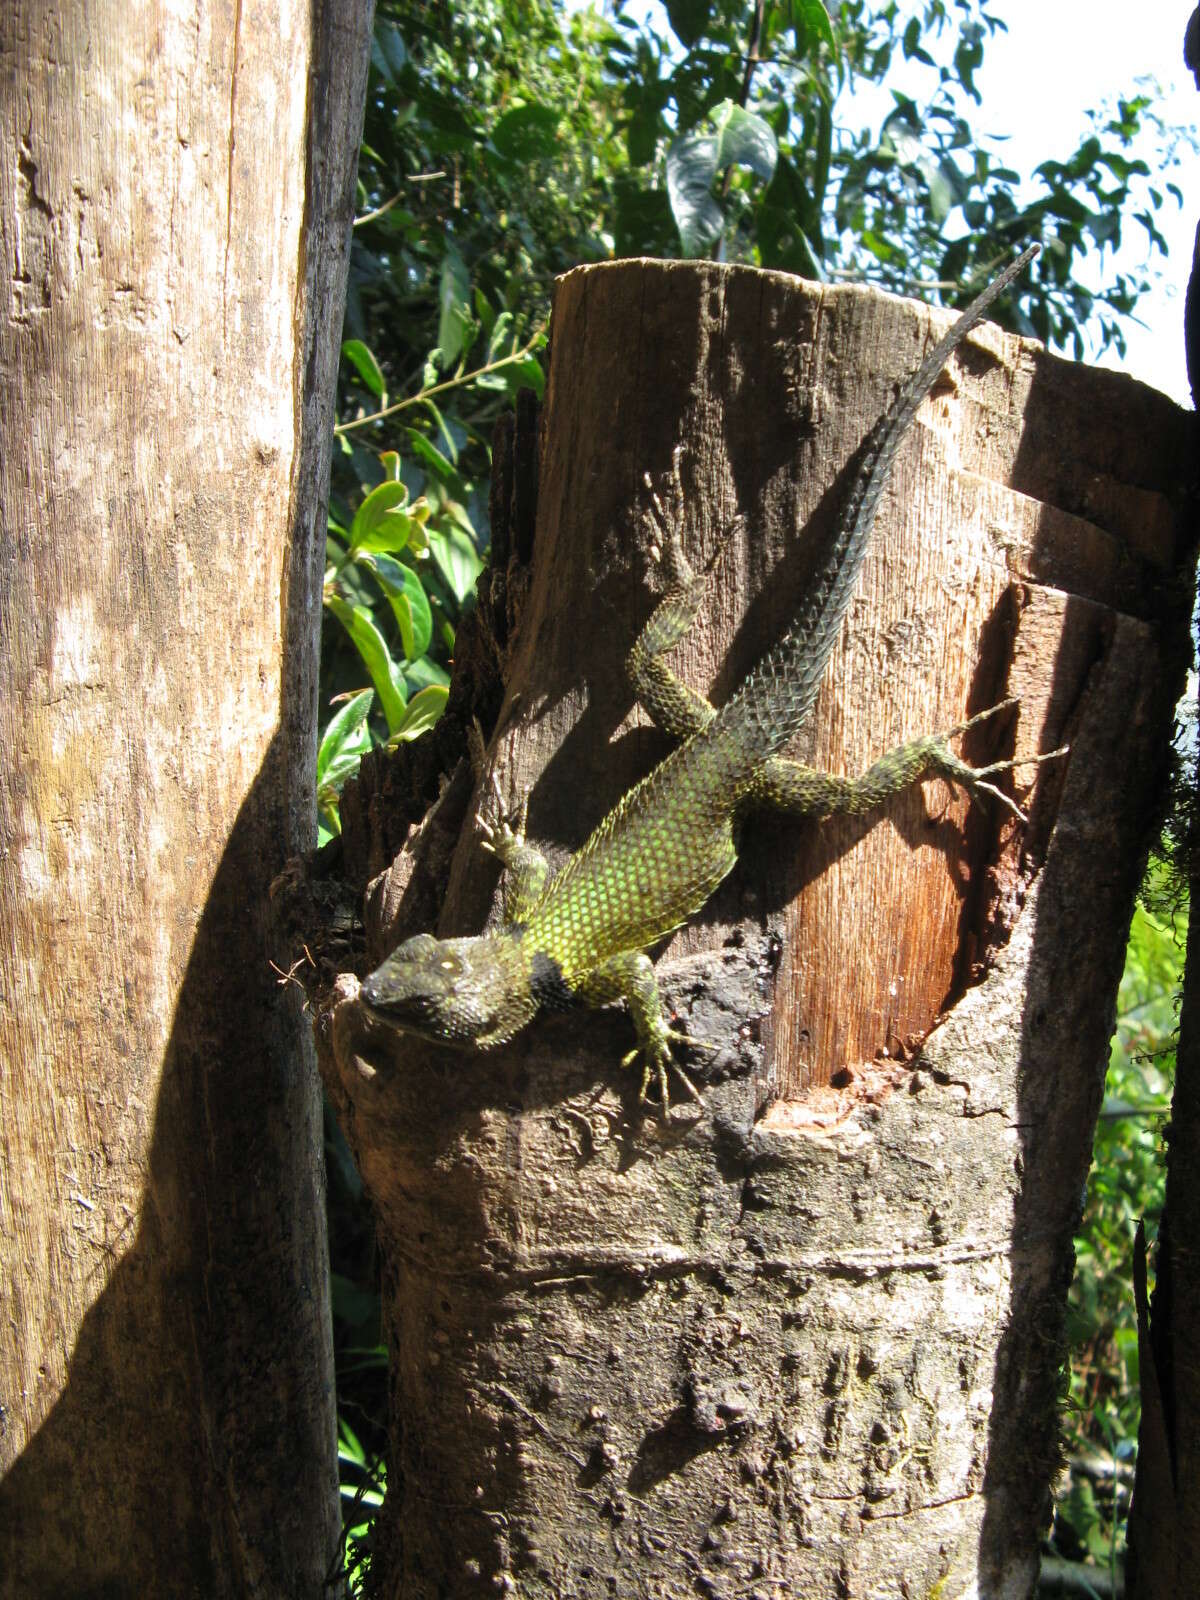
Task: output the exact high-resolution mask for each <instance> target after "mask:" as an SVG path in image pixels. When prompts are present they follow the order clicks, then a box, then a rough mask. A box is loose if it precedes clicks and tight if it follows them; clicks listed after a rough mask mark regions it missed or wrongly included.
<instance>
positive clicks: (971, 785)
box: [940, 695, 1070, 826]
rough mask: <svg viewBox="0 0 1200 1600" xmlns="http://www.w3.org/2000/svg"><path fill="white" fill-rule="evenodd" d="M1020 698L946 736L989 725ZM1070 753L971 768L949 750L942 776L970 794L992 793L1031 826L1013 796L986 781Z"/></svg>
mask: <svg viewBox="0 0 1200 1600" xmlns="http://www.w3.org/2000/svg"><path fill="white" fill-rule="evenodd" d="M1020 703H1021V702H1020V698H1019V696H1017V695H1011V696H1010V697H1009V698H1008V699H1007V700H1001V701H1000V702H999V703H998V704H996V705H994V706H989V707H988V708H987V710H986V711H977V712H976V713H975V715H974V716H973V717H968V719H967V720H966V722H960V723H959V724H958V726H957V727H956V728H951V729H950V731H949V733H947V734H946V735H945V738H947V739H953V738H955V737H956V736H957V735H958V734H960V733H966V732H967V730H968V729H969V728H974V727H977V726H978V725H979V723H981V722H986V721H987V720H988V719H989V718H990V717H994V716H997V715H998V714H999V713H1000V712H1002V711H1010V710H1011V709H1012V708H1013V706H1016V705H1020ZM1069 750H1070V745H1065V744H1064V745H1060V747H1059V748H1058V749H1057V750H1046V751H1043V753H1042V754H1041V755H1036V756H1019V757H1015V758H1014V759H1012V760H1007V761H993V762H992V763H991V765H990V766H986V767H971V766H968V765H967V763H966V762H965V761H960V760H959V758H958V757H957V756H955V755H952V754H951V753H950V752H949V751H946V752H945V753H944V755H943V757H942V760H941V763H940V770H941V773H942V776H943V777H946V778H951V779H954V780H956V781H957V782H958V783H961V784H962V786H963V788H964V789H966V790H967V792H968V793H969V794H973V795H981V794H990V795H991V796H992V798H993V799H994V800H999V801H1000V803H1001V805H1003V806H1004V807H1005V808H1006V809H1007V810H1009V811H1011V812H1012V814H1013V816H1014V817H1016V819H1017V821H1018V822H1021V823H1024V824H1025V825H1026V826H1028V824H1029V818H1028V817H1027V816H1026V814H1025V812H1024V811H1022V810H1021V808H1020V806H1019V805H1018V804H1017V803H1016V801H1015V800H1014V799H1013V798H1012V796H1011V795H1008V794H1005V792H1004V790H1003V789H1000V788H997V786H996V785H995V784H994V783H988V782H987V779H988V778H990V777H991V776H992V774H993V773H997V772H1012V771H1014V770H1015V769H1016V768H1017V767H1030V766H1039V765H1040V764H1041V763H1042V762H1043V761H1054V760H1055V759H1056V758H1057V757H1058V756H1065V755H1066V754H1067V753H1068V751H1069Z"/></svg>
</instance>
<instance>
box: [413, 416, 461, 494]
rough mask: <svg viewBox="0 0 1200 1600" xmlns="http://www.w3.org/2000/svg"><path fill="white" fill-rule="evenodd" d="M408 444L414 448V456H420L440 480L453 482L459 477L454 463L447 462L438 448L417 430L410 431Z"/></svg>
mask: <svg viewBox="0 0 1200 1600" xmlns="http://www.w3.org/2000/svg"><path fill="white" fill-rule="evenodd" d="M408 442H409V444H410V445H411V446H412V451H413V454H414V455H417V456H420V458H421V460H422V461H424V463H425V465H426V466H427V467H429V468H430V469H431V470H432V472H433V475H434V476H435V477H436V478H440V479H441V480H442V482H443V483H448V482H453V481H454V479H455V478H456V477H457V476H458V474H457V471H456V469H455V466H454V463H453V462H452V461H447V460H446V457H445V456H444V455H443V454H442V452H441V451H440V450H439V449H438V447H437V446H436V445H434V444H430V442H429V440H428V439H427V438H426V437H425V435H424V434H423V433H418V432H417V430H416V428H409V429H408Z"/></svg>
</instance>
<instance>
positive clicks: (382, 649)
mask: <svg viewBox="0 0 1200 1600" xmlns="http://www.w3.org/2000/svg"><path fill="white" fill-rule="evenodd" d="M325 604H326V605H327V606H328V607H329V609H330V611H332V612H333V614H334V616H335V617H336V618H337V619H338V621H339V622H340V623H341V625H342V627H343V628H345V630H346V632H347V633H348V634H349V635H350V637H351V639H352V640H353V641H354V648H355V649H356V650H357V651H358V653H359V655H360V656H361V657H362V659H363V665H364V666H365V667H366V669H367V671H368V672H369V673H370V675H371V682H372V683H373V684H374V685H375V689H376V692H377V694H378V695H379V703H380V705H381V706H382V707H383V714H384V716H385V717H386V718H387V725H388V730H389V732H390V731H391V730H392V729H394V728H396V727H398V726H399V724H400V722H401V721H402V720H403V717H404V710H405V705H406V700H405V694H404V674H403V673H402V672H401V670H400V668H399V667H398V666H397V665H396V663H395V662H394V661H393V660H392V656H391V651H390V650H389V649H388V647H387V641H386V640H385V639H384V637H383V635H382V634H381V633H380V631H379V629H378V628H377V627H376V626H375V623H374V622H373V620H372V618H371V611H370V608H369V607H368V606H351V605H347V603H346V601H345V600H343V599H342V597H341V596H340V595H336V594H332V595H330V596H328V598H327V599H326V601H325Z"/></svg>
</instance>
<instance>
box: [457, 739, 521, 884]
mask: <svg viewBox="0 0 1200 1600" xmlns="http://www.w3.org/2000/svg"><path fill="white" fill-rule="evenodd" d="M467 748H468V750H469V752H470V756H471V770H472V772H473V773H474V774H475V779H476V781H477V782H479V783H483V782H484V781H485V780H484V771H485V768H486V766H487V762H486V758H485V755H484V745H483V729H482V728H481V727H480V726H479V718H478V717H476V718H475V720H474V723H473V725H472V726H471V727H470V728H468V730H467ZM486 786H487V789H488V793H487V795H486V796H485V797H484V799H483V800H481V801H480V804H479V810H478V811H476V813H475V826H476V827H477V828H478V829H479V831H480V833H481V834H482V835H483V837H482V839H481V840H480V841H479V842H480V845H481V846H482V848H483V849H484V850H486V851H488V853H489V854H490V855H494V856H498V857H499V858H500V860H501V861H504V862H507V860H508V857H509V855H510V854H511V853H512V852H513V851H516V850H519V849H520V847H521V846H522V845H523V844H524V843H525V821H526V817H527V815H528V812H529V792H528V790H525V791H523V792H522V794H521V798H520V800H518V802H517V804H516V807H515V808H511V809H510V807H509V806H508V805H507V803H506V802H505V799H504V795H503V793H502V791H501V788H500V778H499V775H498V774H497V772H496V769H495V767H493V768H492V770H491V771H490V772H489V773H488V775H487V779H486Z"/></svg>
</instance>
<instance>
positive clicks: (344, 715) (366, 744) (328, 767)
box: [317, 689, 375, 789]
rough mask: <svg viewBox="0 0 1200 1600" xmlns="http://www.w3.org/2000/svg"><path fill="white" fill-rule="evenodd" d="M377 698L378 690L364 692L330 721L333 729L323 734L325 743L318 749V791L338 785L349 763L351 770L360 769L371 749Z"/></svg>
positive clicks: (322, 741)
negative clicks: (370, 728)
mask: <svg viewBox="0 0 1200 1600" xmlns="http://www.w3.org/2000/svg"><path fill="white" fill-rule="evenodd" d="M374 698H375V691H374V689H362V690H360V692H359V693H358V694H356V695H353V696H352V697H351V698H350V699H349V700H347V702H346V704H345V705H344V706H343V707H342V708H341V710H340V711H338V712H337V714H336V715H335V716H334V717H332V718H331V719H330V723H329V726H328V727H327V728H326V729H325V732H324V733H323V734H322V736H321V743H320V745H319V746H318V747H317V788H318V789H320V788H321V787H322V785H324V784H327V783H328V784H336V783H337V782H338V779H339V777H341V776H342V768H343V767H344V766H345V765H346V764H347V763H348V764H349V765H350V766H357V764H358V762H359V761H360V760H361V759H362V757H363V755H364V754H365V753H366V752H367V751H368V750H369V749H370V748H371V735H370V733H369V732H368V731H367V717H368V716H369V714H370V711H371V702H372V700H374Z"/></svg>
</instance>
